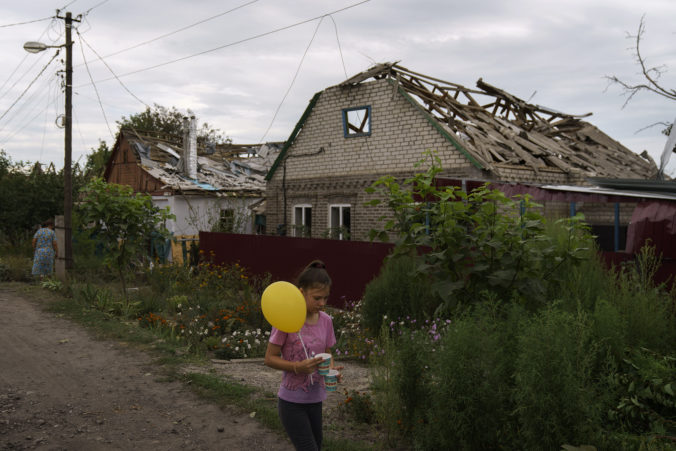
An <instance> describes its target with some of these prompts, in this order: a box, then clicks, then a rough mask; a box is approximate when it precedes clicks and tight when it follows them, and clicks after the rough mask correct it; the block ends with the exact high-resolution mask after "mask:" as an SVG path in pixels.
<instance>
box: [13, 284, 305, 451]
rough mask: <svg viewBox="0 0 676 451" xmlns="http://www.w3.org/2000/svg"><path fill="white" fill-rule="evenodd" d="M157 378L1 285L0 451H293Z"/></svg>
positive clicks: (117, 348) (139, 361) (126, 353)
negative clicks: (132, 450)
mask: <svg viewBox="0 0 676 451" xmlns="http://www.w3.org/2000/svg"><path fill="white" fill-rule="evenodd" d="M155 371H156V368H155V367H153V365H152V364H151V362H150V357H149V356H147V355H145V354H143V353H141V352H138V351H135V350H132V349H129V348H124V347H123V346H122V345H121V344H119V343H114V342H106V341H96V340H93V339H92V338H91V337H90V336H89V335H88V334H87V333H86V332H85V331H84V330H83V329H82V328H81V327H80V326H78V325H76V324H74V323H71V322H69V321H67V320H65V319H63V318H59V317H57V316H56V315H54V314H51V313H45V312H43V311H42V310H41V309H40V308H39V307H38V306H37V305H35V301H31V300H29V299H28V297H25V296H22V295H21V293H20V292H18V290H17V289H15V288H11V287H7V286H4V287H3V286H0V449H3V450H4V449H19V450H22V449H37V450H50V451H52V450H69V451H70V450H87V451H96V450H129V449H135V450H221V449H223V450H225V449H227V450H240V449H242V450H244V449H248V450H288V449H292V448H291V446H290V444H289V442H288V440H287V439H286V437H285V436H283V435H280V434H278V433H275V432H271V431H269V430H267V429H265V428H263V427H262V426H261V425H260V424H259V423H257V422H256V421H255V420H254V419H251V418H250V417H249V415H248V414H247V413H241V412H238V411H236V410H234V409H227V408H226V409H220V408H219V407H216V406H213V405H210V404H207V403H206V402H205V401H203V400H201V399H199V398H198V397H196V396H195V395H193V394H192V393H191V392H190V391H188V390H187V389H185V388H184V387H183V386H182V385H181V384H179V383H177V382H170V383H167V382H160V381H159V380H158V379H159V375H158V374H156V373H155Z"/></svg>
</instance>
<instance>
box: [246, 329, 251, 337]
mask: <svg viewBox="0 0 676 451" xmlns="http://www.w3.org/2000/svg"><path fill="white" fill-rule="evenodd" d="M249 335H251V334H250V333H249V329H247V330H246V332H244V336H245V337H248V336H249Z"/></svg>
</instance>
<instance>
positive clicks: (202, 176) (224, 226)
mask: <svg viewBox="0 0 676 451" xmlns="http://www.w3.org/2000/svg"><path fill="white" fill-rule="evenodd" d="M189 130H190V131H191V132H189V133H186V136H184V138H183V140H182V142H181V140H180V139H179V140H177V139H176V138H175V137H174V138H172V137H166V136H147V135H142V134H140V133H138V132H137V131H135V130H127V129H124V130H121V131H120V133H119V134H118V137H117V140H116V142H115V146H114V147H113V151H112V154H111V157H110V159H109V160H108V163H107V165H106V169H105V173H104V179H105V181H106V182H108V183H116V184H120V185H128V186H131V187H132V188H133V189H134V191H135V192H141V193H147V194H150V195H151V196H152V201H153V204H154V205H156V206H158V207H161V208H164V207H169V209H170V211H171V213H173V214H174V215H175V216H176V219H175V220H173V221H170V223H168V224H167V227H168V229H169V230H170V231H171V232H172V233H173V235H174V238H175V239H176V240H177V241H178V242H179V243H180V242H181V241H186V240H187V241H192V240H196V239H197V236H198V233H199V231H200V230H205V231H221V232H230V233H264V232H265V216H264V215H263V212H264V208H265V174H266V173H267V172H268V170H269V168H270V166H271V164H272V163H273V162H274V161H275V159H276V158H277V156H278V154H279V151H280V148H281V145H279V144H276V143H268V144H263V145H252V146H249V145H235V144H218V145H211V144H210V145H207V146H205V147H200V148H198V146H197V140H196V138H195V134H194V132H195V125H194V121H193V122H192V124H191V126H190V127H189ZM183 248H184V249H185V246H183ZM174 255H176V250H174Z"/></svg>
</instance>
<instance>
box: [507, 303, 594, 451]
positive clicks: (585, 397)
mask: <svg viewBox="0 0 676 451" xmlns="http://www.w3.org/2000/svg"><path fill="white" fill-rule="evenodd" d="M599 352H600V349H599V346H598V344H597V343H595V342H594V340H593V337H591V334H590V328H589V321H588V319H587V318H586V316H585V315H584V314H580V315H573V314H571V313H568V312H563V311H560V310H557V309H554V308H549V309H545V310H543V311H542V312H540V313H538V314H537V315H536V316H535V317H533V318H532V319H530V320H528V321H527V322H525V323H524V324H523V326H522V330H521V333H520V334H519V337H518V348H517V353H518V357H517V358H516V361H515V365H516V368H515V373H514V376H515V379H514V380H515V388H514V400H515V402H516V406H517V410H516V417H517V420H518V424H519V435H520V437H521V439H522V440H523V444H524V448H526V449H557V448H558V447H560V446H561V445H562V444H564V443H588V441H589V440H590V439H592V438H593V437H594V433H595V432H597V431H599V430H600V429H601V427H600V426H601V419H602V416H603V414H604V413H605V411H606V408H605V407H606V406H604V405H603V403H604V399H603V396H602V390H600V387H599V386H598V385H597V382H596V377H597V376H596V374H595V370H597V369H598V362H599V360H600V358H599Z"/></svg>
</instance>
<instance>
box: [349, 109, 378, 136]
mask: <svg viewBox="0 0 676 451" xmlns="http://www.w3.org/2000/svg"><path fill="white" fill-rule="evenodd" d="M343 133H344V135H345V137H346V138H352V137H355V136H370V135H371V107H370V106H360V107H356V108H345V109H344V110H343Z"/></svg>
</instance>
